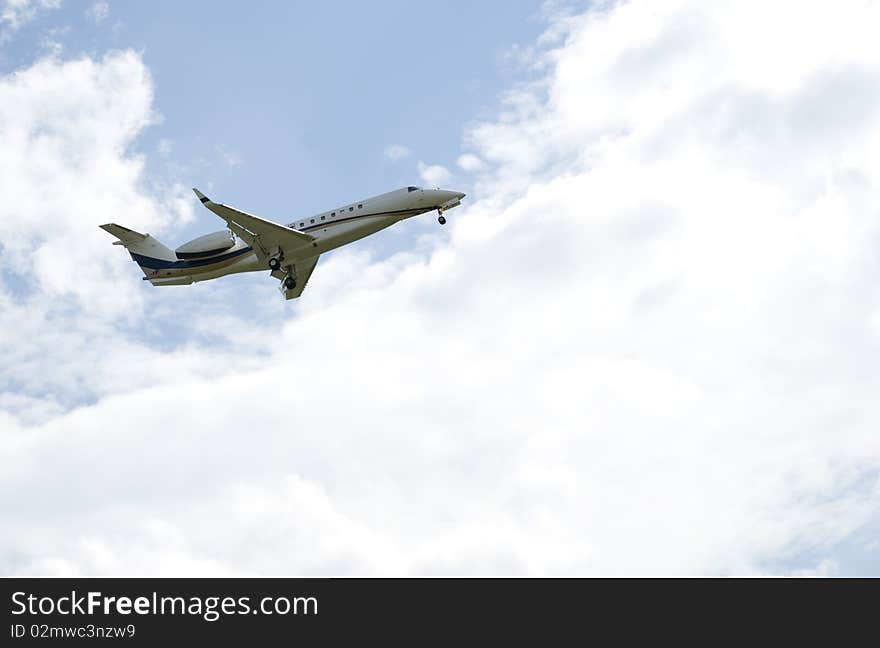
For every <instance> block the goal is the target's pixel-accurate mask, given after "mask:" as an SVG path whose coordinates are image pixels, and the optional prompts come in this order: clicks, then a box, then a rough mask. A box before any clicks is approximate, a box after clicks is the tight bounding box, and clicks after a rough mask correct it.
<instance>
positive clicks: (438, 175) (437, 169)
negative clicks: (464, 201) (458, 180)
mask: <svg viewBox="0 0 880 648" xmlns="http://www.w3.org/2000/svg"><path fill="white" fill-rule="evenodd" d="M418 169H419V176H421V178H422V180H424V181H425V183H427V184H428V185H430V186H432V187H440V186H443V185H445V184H446V183H448V182H449V179H450V178H452V174H451V173H450V172H449V169H447V168H446V167H444V166H441V165H439V164H425V163H424V162H419V164H418Z"/></svg>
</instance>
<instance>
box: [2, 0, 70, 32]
mask: <svg viewBox="0 0 880 648" xmlns="http://www.w3.org/2000/svg"><path fill="white" fill-rule="evenodd" d="M60 6H61V0H0V38H2V37H4V36H8V35H9V34H10V33H11V32H13V31H15V30H17V29H20V28H21V27H22V26H23V25H24V24H25V23H28V22H30V21H31V20H33V19H34V18H35V17H36V16H37V15H38V14H39V13H41V12H43V11H46V10H49V9H57V8H58V7H60Z"/></svg>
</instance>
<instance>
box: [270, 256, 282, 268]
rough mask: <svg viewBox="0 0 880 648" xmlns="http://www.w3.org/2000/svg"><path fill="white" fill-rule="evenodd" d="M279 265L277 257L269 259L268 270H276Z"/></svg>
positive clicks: (279, 261)
mask: <svg viewBox="0 0 880 648" xmlns="http://www.w3.org/2000/svg"><path fill="white" fill-rule="evenodd" d="M280 267H281V260H280V259H279V258H278V257H272V258H271V259H269V270H277V269H278V268H280Z"/></svg>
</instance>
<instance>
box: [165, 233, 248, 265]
mask: <svg viewBox="0 0 880 648" xmlns="http://www.w3.org/2000/svg"><path fill="white" fill-rule="evenodd" d="M233 245H235V237H234V236H233V235H232V232H230V231H229V230H221V231H219V232H211V233H210V234H205V235H204V236H200V237H199V238H196V239H193V240H192V241H189V242H188V243H184V244H183V245H181V246H180V247H179V248H177V249H176V250H175V251H174V254H176V255H177V258H178V259H205V258H207V257H212V256H216V255H218V254H222V253H223V252H225V251H226V250H228V249H229V248H231V247H232V246H233Z"/></svg>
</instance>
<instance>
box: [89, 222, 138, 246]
mask: <svg viewBox="0 0 880 648" xmlns="http://www.w3.org/2000/svg"><path fill="white" fill-rule="evenodd" d="M100 228H101V229H102V230H104V231H105V232H109V233H110V234H112V235H113V236H115V237H116V238H118V239H119V241H117V242H115V243H114V244H113V245H125V246H126V247H127V246H128V245H129V244H132V243H137V242H139V241H143V240H144V239H145V238H147V234H141V233H140V232H135V231H134V230H130V229H128V228H127V227H123V226H122V225H117V224H116V223H107V224H106V225H100Z"/></svg>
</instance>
